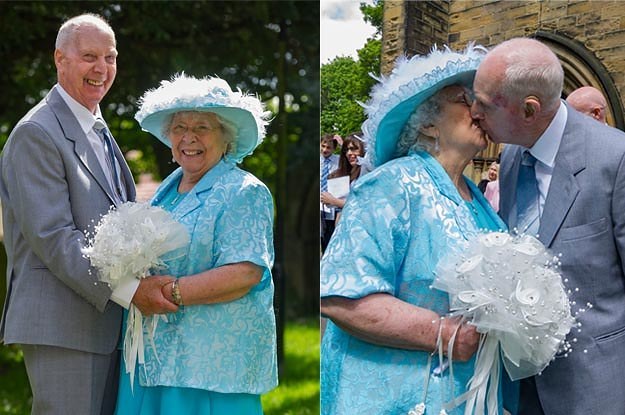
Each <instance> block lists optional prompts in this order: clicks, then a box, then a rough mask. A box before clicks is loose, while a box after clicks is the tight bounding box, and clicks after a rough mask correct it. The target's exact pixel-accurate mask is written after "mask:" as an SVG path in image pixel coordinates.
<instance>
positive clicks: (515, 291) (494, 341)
mask: <svg viewBox="0 0 625 415" xmlns="http://www.w3.org/2000/svg"><path fill="white" fill-rule="evenodd" d="M465 248H466V249H465V250H464V251H463V252H462V253H461V254H454V255H453V256H452V257H451V258H448V259H443V260H442V261H441V265H439V267H438V269H437V271H436V275H437V276H436V279H435V281H434V283H433V285H432V287H433V288H436V289H439V290H442V291H446V292H447V293H449V297H450V311H451V315H452V316H462V318H463V319H467V320H469V321H470V322H471V324H473V325H474V326H476V328H477V330H478V332H479V333H483V334H482V339H481V341H480V344H479V348H478V351H477V354H476V360H475V372H474V375H473V377H472V378H471V380H470V381H469V384H468V385H467V392H466V393H465V394H463V395H461V396H459V397H457V398H456V399H454V400H453V401H451V402H450V403H449V404H447V405H445V409H447V410H449V409H451V408H453V407H456V406H458V405H460V404H461V403H462V402H465V401H466V409H465V414H471V413H476V414H483V413H484V407H485V403H486V402H488V411H489V413H490V414H496V409H497V385H498V379H499V373H500V365H499V362H500V360H499V357H500V356H501V358H502V360H503V362H504V367H505V369H506V371H507V372H508V374H509V375H510V378H511V379H512V380H517V379H521V378H525V377H529V376H533V375H536V374H539V373H540V372H541V371H542V370H543V369H545V367H547V365H548V364H549V363H550V362H551V360H552V359H554V358H555V355H556V353H557V352H558V351H559V350H564V351H569V350H570V345H569V344H568V343H566V342H565V337H566V335H567V334H568V333H569V331H570V330H571V328H572V327H573V326H574V325H575V324H576V322H575V319H574V318H573V316H572V315H571V305H570V303H569V298H568V295H567V291H566V289H565V287H564V285H563V281H562V277H561V276H560V274H559V273H558V267H559V261H558V258H557V257H554V256H552V255H551V254H549V252H548V251H547V250H546V249H545V247H544V246H543V244H542V243H541V242H540V241H539V240H538V239H536V238H534V237H532V236H529V235H510V234H508V233H503V232H492V233H484V234H480V235H478V236H477V237H476V238H475V239H473V240H470V241H469V242H468V243H467V245H466V247H465ZM588 306H589V307H591V305H590V304H589V305H588ZM581 311H583V309H582V310H581ZM450 343H451V345H450V347H453V339H452V340H451V341H450ZM439 352H440V351H439ZM448 358H449V359H451V357H450V355H449V357H448ZM450 363H451V361H450ZM489 379H492V382H490V385H489ZM474 409H475V412H473V411H474Z"/></svg>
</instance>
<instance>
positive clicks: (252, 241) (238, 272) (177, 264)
mask: <svg viewBox="0 0 625 415" xmlns="http://www.w3.org/2000/svg"><path fill="white" fill-rule="evenodd" d="M267 115H268V113H266V112H265V111H264V109H263V105H262V103H261V102H260V101H259V100H258V99H257V98H256V97H253V96H248V95H244V94H242V93H241V92H234V91H232V89H231V88H230V87H229V86H228V84H227V83H226V82H225V81H223V80H221V79H219V78H205V79H195V78H192V77H187V76H185V75H184V74H183V75H179V76H177V77H175V78H174V79H173V80H172V81H171V82H169V81H163V82H162V83H161V85H160V87H159V88H157V89H155V90H150V91H148V92H146V93H145V95H144V96H143V97H142V99H141V108H140V110H139V112H138V113H137V115H136V119H137V120H138V121H139V123H140V124H141V127H142V128H143V129H144V130H146V131H148V132H150V133H152V134H153V135H155V136H156V137H157V138H158V139H159V140H161V141H162V142H163V143H165V144H166V145H167V146H168V147H170V148H171V151H172V155H173V158H174V160H175V161H176V162H177V163H178V164H180V168H178V169H177V170H176V171H174V172H173V173H172V174H171V175H170V176H169V177H167V178H166V179H165V181H163V183H162V184H161V186H160V187H159V189H158V190H157V192H156V194H155V195H154V197H153V199H152V204H153V205H156V206H160V207H162V208H163V209H165V210H167V211H169V212H171V214H172V215H173V217H174V218H175V219H176V220H178V221H179V222H180V223H182V224H183V225H184V226H186V228H187V229H188V231H189V234H190V237H191V243H190V245H189V247H188V250H187V252H186V253H185V254H184V255H182V256H180V257H178V258H175V259H173V260H171V261H169V262H168V264H167V265H168V270H167V272H168V274H171V275H172V276H174V277H176V280H175V281H173V283H168V284H166V285H164V286H163V287H162V291H163V294H164V295H165V297H166V298H169V299H170V300H171V301H172V302H174V303H175V304H178V305H179V310H178V312H177V313H175V314H171V315H169V316H167V321H166V322H165V321H160V322H159V323H158V325H157V328H156V332H155V334H154V345H155V348H152V347H151V346H150V345H146V346H145V364H143V365H138V366H137V373H138V378H139V382H136V381H135V382H134V385H133V388H134V391H132V390H131V386H130V382H129V375H128V374H127V373H125V372H126V371H125V370H122V375H121V382H120V390H119V398H118V404H117V413H118V414H120V415H129V414H161V413H171V414H177V415H178V414H189V415H190V414H212V415H216V414H224V415H230V414H262V408H261V403H260V394H262V393H265V392H267V391H269V390H270V389H272V388H274V387H275V386H276V385H277V364H276V341H275V335H276V333H275V318H274V311H273V305H272V304H273V283H272V279H271V272H270V270H271V266H272V262H273V245H272V244H273V241H272V219H273V203H272V198H271V194H270V193H269V190H268V189H267V187H266V186H265V185H264V184H263V183H261V182H260V181H259V180H258V179H257V178H256V177H254V176H253V175H251V174H250V173H247V172H245V171H243V170H241V169H239V168H238V167H237V166H236V163H238V162H240V161H241V160H242V159H243V158H244V157H245V156H247V155H249V154H250V153H251V152H252V151H253V150H254V148H256V146H257V145H258V144H259V143H260V142H261V141H262V139H263V137H264V133H265V125H266V123H267V122H266V116H267ZM124 369H125V368H124Z"/></svg>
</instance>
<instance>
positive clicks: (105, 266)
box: [83, 202, 189, 386]
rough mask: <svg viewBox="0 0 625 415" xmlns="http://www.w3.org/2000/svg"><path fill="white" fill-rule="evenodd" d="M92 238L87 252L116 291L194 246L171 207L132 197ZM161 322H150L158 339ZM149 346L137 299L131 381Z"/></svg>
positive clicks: (128, 347) (132, 313)
mask: <svg viewBox="0 0 625 415" xmlns="http://www.w3.org/2000/svg"><path fill="white" fill-rule="evenodd" d="M87 240H88V244H87V246H86V247H85V248H84V249H83V253H84V255H85V256H86V257H87V258H89V259H90V261H91V264H92V265H93V266H94V267H95V268H96V269H97V270H98V273H99V276H100V280H101V281H103V282H105V283H107V284H109V285H110V287H111V289H113V290H114V289H115V288H116V287H118V286H119V285H120V284H121V283H122V282H123V281H127V280H129V279H135V278H138V279H141V278H145V277H147V276H148V274H149V272H150V271H151V270H152V271H153V270H158V269H162V268H163V267H164V266H165V261H166V260H167V259H173V257H175V256H176V255H180V250H181V249H182V248H184V247H185V246H187V245H188V243H189V234H188V232H187V229H186V228H185V227H184V225H182V224H181V223H179V222H176V221H175V220H174V219H173V218H172V217H171V215H170V214H169V213H168V212H167V211H165V210H163V209H161V208H159V207H155V206H150V205H149V204H147V203H135V202H126V203H124V204H122V205H120V206H119V207H118V208H117V209H111V210H110V211H109V212H108V213H107V214H106V215H104V216H103V217H102V219H101V220H100V222H99V223H98V224H97V225H96V227H95V230H94V233H87ZM167 255H169V256H170V257H169V258H167V257H166V256H167ZM157 322H158V318H157V317H153V318H151V319H150V321H149V322H148V323H147V324H146V325H147V326H148V327H147V330H148V334H149V339H150V340H151V341H152V342H153V335H154V330H155V329H156V324H157ZM143 346H144V341H143V317H142V315H141V312H140V311H139V309H138V308H137V307H135V306H134V305H132V304H131V306H130V308H129V310H128V320H127V327H126V336H125V341H124V362H125V363H126V372H127V373H129V374H130V384H131V386H132V384H133V381H134V373H135V371H134V368H135V364H136V362H137V359H138V361H139V363H144V362H145V357H144V351H143Z"/></svg>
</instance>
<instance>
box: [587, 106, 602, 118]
mask: <svg viewBox="0 0 625 415" xmlns="http://www.w3.org/2000/svg"><path fill="white" fill-rule="evenodd" d="M590 115H591V117H592V118H594V119H595V120H600V119H601V108H598V107H595V108H593V109H592V110H591V111H590Z"/></svg>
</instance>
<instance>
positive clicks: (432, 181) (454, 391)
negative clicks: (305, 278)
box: [321, 46, 504, 415]
mask: <svg viewBox="0 0 625 415" xmlns="http://www.w3.org/2000/svg"><path fill="white" fill-rule="evenodd" d="M482 51H483V49H482V48H479V47H471V46H470V47H468V48H467V50H466V51H465V52H464V53H455V52H452V51H450V50H449V49H445V50H434V51H433V52H432V53H431V54H430V55H429V56H425V57H424V56H416V57H413V58H411V59H409V60H408V59H403V60H400V61H398V63H397V65H396V68H395V69H394V71H393V73H392V74H391V75H390V76H389V77H388V78H384V79H383V80H382V81H381V83H380V84H378V85H377V86H376V87H374V90H373V93H372V96H371V100H370V101H369V102H368V104H367V106H366V107H365V108H366V111H367V116H368V119H367V120H366V121H365V123H364V124H363V131H364V132H365V138H366V140H367V144H368V146H367V151H368V156H369V157H371V159H372V162H373V164H374V165H375V166H376V168H375V170H373V171H372V172H371V173H369V174H367V176H365V177H363V178H362V179H360V180H359V181H358V183H356V185H355V186H354V188H353V189H352V192H351V193H350V196H349V199H348V200H347V203H346V205H345V209H344V210H343V216H342V219H341V222H340V224H339V226H338V227H337V229H336V231H335V233H334V235H333V237H332V240H331V241H330V245H329V246H328V250H327V251H326V253H325V256H324V258H323V259H322V262H321V311H322V314H323V315H324V316H325V317H328V318H329V319H330V322H329V323H328V326H327V329H326V332H325V335H324V338H323V342H322V349H321V354H322V362H321V373H322V374H321V390H322V395H321V406H322V410H321V412H322V414H328V415H330V414H332V415H342V414H345V415H348V414H364V413H369V414H408V413H409V411H412V412H410V413H411V415H412V414H423V413H424V412H423V411H425V414H433V415H438V414H439V413H444V412H441V411H442V410H443V407H444V404H445V403H447V402H449V401H451V400H452V399H453V398H454V397H455V396H459V395H460V394H462V393H464V392H465V391H466V385H467V382H468V380H469V379H470V378H471V376H472V375H473V360H474V356H473V355H474V353H475V351H476V349H477V347H478V341H479V334H478V333H477V332H476V330H475V328H474V327H473V326H471V325H470V324H466V323H460V322H459V321H458V320H454V319H443V318H441V316H444V315H445V314H446V313H447V312H448V311H449V302H448V297H447V294H446V293H444V292H441V291H437V290H435V289H431V288H430V285H431V284H432V281H433V279H434V271H435V269H436V266H437V264H438V262H439V260H441V259H442V258H443V256H444V255H445V254H446V253H447V252H449V250H450V249H451V248H452V247H455V246H458V245H459V244H460V243H462V241H465V240H468V239H469V238H470V237H471V236H473V235H475V234H476V232H478V230H479V229H492V230H497V229H502V228H504V224H503V223H502V222H501V220H500V219H499V218H498V217H497V215H496V214H495V213H494V212H493V210H492V209H491V208H490V206H489V204H488V202H487V201H486V199H484V197H483V196H482V193H481V192H480V191H479V190H478V189H477V187H476V186H475V185H474V184H473V183H472V182H471V181H470V180H468V179H467V178H466V177H464V176H463V174H462V172H463V170H464V169H465V167H467V165H468V164H469V162H470V161H471V159H472V158H473V157H474V156H475V155H476V153H477V152H478V151H480V150H482V149H484V148H485V147H486V146H487V140H486V137H485V134H484V132H483V131H482V130H481V129H480V128H479V126H478V125H477V124H476V123H475V122H474V121H473V119H472V118H471V114H470V111H469V108H470V105H471V98H470V96H471V94H470V90H469V89H468V88H469V87H470V86H471V83H472V79H473V77H474V74H475V69H476V68H477V66H478V63H479V62H480V60H481V58H482V55H483V52H482ZM454 333H456V335H455V343H454V344H453V352H452V353H453V360H454V365H453V375H452V374H451V373H450V370H449V369H447V368H446V365H443V366H442V367H439V366H438V364H434V362H433V363H432V365H430V364H429V363H428V362H429V359H428V358H429V356H430V355H431V354H432V353H433V352H435V351H438V347H437V343H438V342H439V341H440V342H441V343H442V349H443V353H445V354H446V353H447V350H448V345H449V342H450V339H451V338H452V336H453V335H454ZM435 362H436V363H437V362H438V359H436V360H435ZM452 376H453V377H452ZM450 377H451V379H450ZM450 384H453V388H451V387H450ZM500 402H501V401H500ZM419 403H424V404H425V405H424V406H425V407H424V408H423V407H420V408H415V407H416V406H417V404H419ZM494 410H495V411H496V412H498V413H502V407H501V405H498V406H497V408H494ZM463 412H464V405H460V406H459V407H457V408H456V409H453V410H450V408H447V413H449V414H462V413H463ZM480 415H481V414H480Z"/></svg>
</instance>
